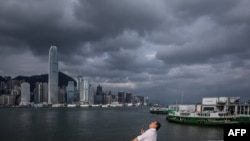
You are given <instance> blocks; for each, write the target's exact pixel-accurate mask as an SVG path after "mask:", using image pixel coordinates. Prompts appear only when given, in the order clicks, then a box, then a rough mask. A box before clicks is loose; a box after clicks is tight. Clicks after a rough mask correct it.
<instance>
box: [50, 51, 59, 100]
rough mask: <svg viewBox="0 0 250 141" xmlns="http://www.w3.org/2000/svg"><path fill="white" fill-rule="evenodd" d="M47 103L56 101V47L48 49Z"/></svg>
mask: <svg viewBox="0 0 250 141" xmlns="http://www.w3.org/2000/svg"><path fill="white" fill-rule="evenodd" d="M48 82H49V83H48V104H57V103H58V56H57V47H56V46H51V47H50V50H49V78H48Z"/></svg>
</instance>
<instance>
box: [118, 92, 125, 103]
mask: <svg viewBox="0 0 250 141" xmlns="http://www.w3.org/2000/svg"><path fill="white" fill-rule="evenodd" d="M118 102H119V103H120V104H124V102H125V92H122V91H120V92H118Z"/></svg>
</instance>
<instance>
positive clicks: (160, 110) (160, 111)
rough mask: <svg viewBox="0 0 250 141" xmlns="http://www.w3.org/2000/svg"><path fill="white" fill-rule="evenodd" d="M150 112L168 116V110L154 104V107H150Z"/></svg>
mask: <svg viewBox="0 0 250 141" xmlns="http://www.w3.org/2000/svg"><path fill="white" fill-rule="evenodd" d="M149 112H150V113H152V114H167V113H168V108H167V107H162V106H161V105H159V104H154V105H153V106H152V107H150V109H149Z"/></svg>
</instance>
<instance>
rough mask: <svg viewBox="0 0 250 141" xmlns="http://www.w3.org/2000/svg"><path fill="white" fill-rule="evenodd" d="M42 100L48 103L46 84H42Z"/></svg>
mask: <svg viewBox="0 0 250 141" xmlns="http://www.w3.org/2000/svg"><path fill="white" fill-rule="evenodd" d="M42 89H43V92H42V99H43V102H45V103H48V83H42Z"/></svg>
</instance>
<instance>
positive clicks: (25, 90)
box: [20, 82, 30, 106]
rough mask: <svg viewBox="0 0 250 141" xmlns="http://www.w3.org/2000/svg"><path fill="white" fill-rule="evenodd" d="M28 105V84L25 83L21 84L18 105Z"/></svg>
mask: <svg viewBox="0 0 250 141" xmlns="http://www.w3.org/2000/svg"><path fill="white" fill-rule="evenodd" d="M29 104H30V84H29V83H27V82H22V83H21V102H20V105H24V106H26V105H29Z"/></svg>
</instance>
